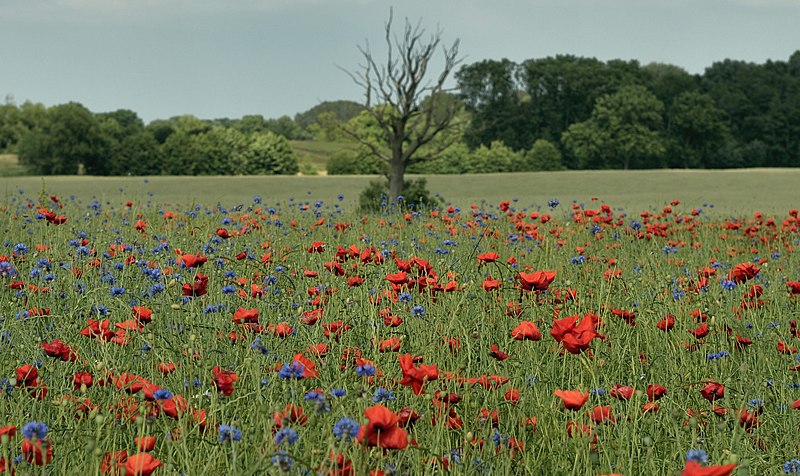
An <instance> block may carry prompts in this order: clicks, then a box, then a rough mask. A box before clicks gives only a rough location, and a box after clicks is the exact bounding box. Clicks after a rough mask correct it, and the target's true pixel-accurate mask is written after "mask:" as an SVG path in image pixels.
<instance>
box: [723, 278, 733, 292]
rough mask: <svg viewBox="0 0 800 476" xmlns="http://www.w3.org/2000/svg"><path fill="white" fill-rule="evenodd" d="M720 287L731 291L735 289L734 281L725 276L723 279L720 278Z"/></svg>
mask: <svg viewBox="0 0 800 476" xmlns="http://www.w3.org/2000/svg"><path fill="white" fill-rule="evenodd" d="M722 289H725V290H728V291H733V290H734V289H736V283H734V282H733V281H731V280H730V279H727V278H726V279H723V280H722Z"/></svg>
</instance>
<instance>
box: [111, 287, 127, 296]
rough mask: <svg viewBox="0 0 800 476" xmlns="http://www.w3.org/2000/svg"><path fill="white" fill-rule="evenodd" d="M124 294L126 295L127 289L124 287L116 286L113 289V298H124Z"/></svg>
mask: <svg viewBox="0 0 800 476" xmlns="http://www.w3.org/2000/svg"><path fill="white" fill-rule="evenodd" d="M123 294H125V288H123V287H122V286H115V287H113V288H111V295H112V296H122V295H123Z"/></svg>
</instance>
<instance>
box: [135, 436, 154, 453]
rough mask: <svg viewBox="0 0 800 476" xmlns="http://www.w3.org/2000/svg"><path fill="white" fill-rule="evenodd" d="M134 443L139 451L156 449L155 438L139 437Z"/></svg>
mask: <svg viewBox="0 0 800 476" xmlns="http://www.w3.org/2000/svg"><path fill="white" fill-rule="evenodd" d="M133 441H134V443H136V448H137V449H138V450H139V451H153V448H155V447H156V437H155V436H137V437H136V438H134V439H133Z"/></svg>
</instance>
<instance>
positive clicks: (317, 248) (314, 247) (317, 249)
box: [308, 241, 325, 253]
mask: <svg viewBox="0 0 800 476" xmlns="http://www.w3.org/2000/svg"><path fill="white" fill-rule="evenodd" d="M323 251H325V242H323V241H315V242H314V243H312V244H311V246H310V247H309V248H308V252H309V253H322V252H323Z"/></svg>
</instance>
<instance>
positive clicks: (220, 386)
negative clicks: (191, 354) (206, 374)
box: [211, 365, 239, 397]
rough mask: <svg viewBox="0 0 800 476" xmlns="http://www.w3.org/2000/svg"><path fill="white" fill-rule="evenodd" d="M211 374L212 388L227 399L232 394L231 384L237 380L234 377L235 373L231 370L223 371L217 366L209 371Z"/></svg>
mask: <svg viewBox="0 0 800 476" xmlns="http://www.w3.org/2000/svg"><path fill="white" fill-rule="evenodd" d="M211 373H212V374H213V376H214V382H213V385H214V388H216V389H217V391H219V393H221V394H223V395H225V396H226V397H229V396H230V395H231V394H232V393H233V382H235V381H237V380H239V376H238V375H236V372H233V371H231V370H223V369H221V368H220V367H219V365H215V366H214V368H213V369H211Z"/></svg>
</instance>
